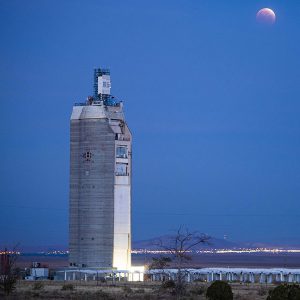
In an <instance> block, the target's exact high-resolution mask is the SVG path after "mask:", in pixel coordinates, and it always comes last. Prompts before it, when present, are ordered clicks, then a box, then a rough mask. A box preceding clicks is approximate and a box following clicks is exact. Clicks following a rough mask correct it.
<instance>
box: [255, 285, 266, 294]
mask: <svg viewBox="0 0 300 300" xmlns="http://www.w3.org/2000/svg"><path fill="white" fill-rule="evenodd" d="M267 293H268V290H267V289H266V288H264V287H262V286H261V287H260V288H259V289H258V291H257V295H258V296H265V295H267Z"/></svg>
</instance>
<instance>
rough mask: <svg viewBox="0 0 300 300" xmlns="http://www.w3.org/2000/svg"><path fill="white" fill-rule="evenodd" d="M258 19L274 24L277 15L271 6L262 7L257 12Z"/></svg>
mask: <svg viewBox="0 0 300 300" xmlns="http://www.w3.org/2000/svg"><path fill="white" fill-rule="evenodd" d="M256 19H257V21H259V22H261V23H267V24H274V23H275V21H276V15H275V13H274V11H273V10H272V9H270V8H262V9H261V10H260V11H258V13H257V14H256Z"/></svg>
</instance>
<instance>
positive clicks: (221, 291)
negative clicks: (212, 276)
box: [206, 280, 233, 300]
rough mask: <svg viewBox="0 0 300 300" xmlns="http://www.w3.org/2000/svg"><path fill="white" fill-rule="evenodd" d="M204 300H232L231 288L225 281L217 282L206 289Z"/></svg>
mask: <svg viewBox="0 0 300 300" xmlns="http://www.w3.org/2000/svg"><path fill="white" fill-rule="evenodd" d="M206 298H208V299H209V300H233V294H232V290H231V286H230V285H229V284H228V283H227V282H225V281H220V280H217V281H215V282H213V283H212V284H211V285H210V286H209V287H208V289H207V291H206Z"/></svg>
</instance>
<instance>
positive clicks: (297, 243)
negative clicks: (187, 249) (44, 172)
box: [0, 235, 300, 253]
mask: <svg viewBox="0 0 300 300" xmlns="http://www.w3.org/2000/svg"><path fill="white" fill-rule="evenodd" d="M160 240H161V241H163V244H164V245H168V243H171V242H172V240H173V238H172V235H163V236H159V237H154V238H150V239H145V240H139V241H133V242H132V249H146V250H159V249H161V247H159V246H158V242H159V241H160ZM5 247H7V248H8V249H13V248H14V245H5V244H4V243H0V250H1V249H4V248H5ZM241 248H268V249H272V248H282V249H300V238H299V240H297V239H285V240H280V241H278V242H273V243H262V242H238V241H232V240H229V239H221V238H216V237H211V239H210V240H209V242H208V243H207V244H200V245H199V246H197V249H204V250H205V249H241ZM17 249H18V250H19V251H22V252H35V253H37V252H48V251H55V250H62V251H66V250H68V247H67V246H66V245H40V246H26V245H19V246H18V247H17Z"/></svg>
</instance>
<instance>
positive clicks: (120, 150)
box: [116, 146, 127, 158]
mask: <svg viewBox="0 0 300 300" xmlns="http://www.w3.org/2000/svg"><path fill="white" fill-rule="evenodd" d="M116 156H117V158H127V146H118V147H117V150H116Z"/></svg>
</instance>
